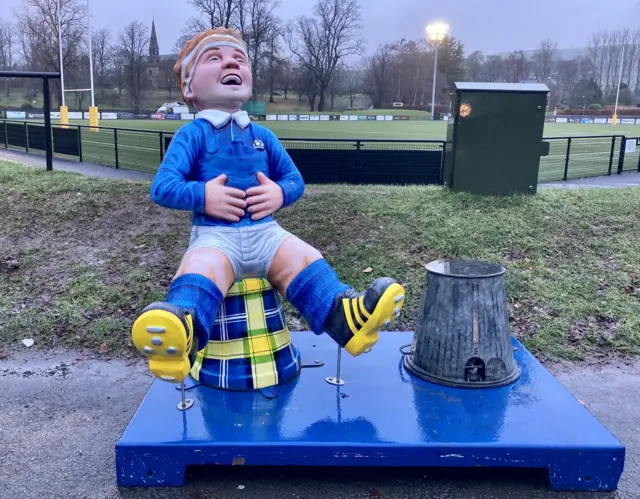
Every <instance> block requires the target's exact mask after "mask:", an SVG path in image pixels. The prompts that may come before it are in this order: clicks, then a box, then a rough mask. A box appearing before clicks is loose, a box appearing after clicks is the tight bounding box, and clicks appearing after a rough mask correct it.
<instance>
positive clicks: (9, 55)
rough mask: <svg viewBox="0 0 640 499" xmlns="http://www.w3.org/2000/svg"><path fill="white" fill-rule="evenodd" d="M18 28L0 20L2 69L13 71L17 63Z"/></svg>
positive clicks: (0, 58)
mask: <svg viewBox="0 0 640 499" xmlns="http://www.w3.org/2000/svg"><path fill="white" fill-rule="evenodd" d="M15 39H16V26H15V25H14V24H12V23H10V22H9V21H5V20H3V19H0V68H2V69H11V68H12V67H13V65H14V63H15V62H16V60H15V56H14V51H15Z"/></svg>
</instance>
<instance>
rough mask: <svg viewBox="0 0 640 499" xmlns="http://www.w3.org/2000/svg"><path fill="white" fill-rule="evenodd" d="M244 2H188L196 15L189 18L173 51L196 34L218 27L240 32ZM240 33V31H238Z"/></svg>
mask: <svg viewBox="0 0 640 499" xmlns="http://www.w3.org/2000/svg"><path fill="white" fill-rule="evenodd" d="M245 1H246V0H189V4H191V6H192V7H194V8H195V9H196V10H197V11H198V15H197V16H194V17H191V18H189V20H188V21H187V23H186V25H185V27H184V29H183V30H182V34H181V36H180V37H179V38H178V40H176V43H175V45H174V47H173V50H174V51H176V52H179V51H180V50H181V49H182V47H183V46H184V44H185V43H186V42H187V40H190V39H191V38H193V36H194V35H195V34H196V33H200V32H201V31H204V30H206V29H214V28H219V27H224V28H236V29H238V30H240V24H242V23H241V22H240V20H239V19H238V18H239V16H240V15H241V11H242V8H243V5H244V3H245ZM240 31H241V32H242V30H240Z"/></svg>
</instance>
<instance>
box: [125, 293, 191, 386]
mask: <svg viewBox="0 0 640 499" xmlns="http://www.w3.org/2000/svg"><path fill="white" fill-rule="evenodd" d="M131 338H132V341H133V344H134V345H135V347H136V348H137V349H138V350H139V351H140V353H142V355H144V356H145V357H146V358H147V359H148V360H149V370H150V371H151V373H152V374H153V375H154V376H156V377H157V378H160V379H162V380H164V381H168V382H169V383H180V382H182V381H184V380H185V378H186V377H187V376H188V375H189V371H190V369H191V366H192V365H193V362H194V360H195V357H196V353H197V345H198V341H197V337H196V334H195V331H194V327H193V315H192V314H190V313H189V312H188V311H186V310H184V309H182V308H180V307H176V306H175V305H172V304H170V303H166V302H155V303H152V304H151V305H149V306H147V307H146V308H145V309H144V310H143V311H142V313H141V314H140V316H139V317H138V318H137V319H136V321H135V322H134V324H133V327H132V329H131Z"/></svg>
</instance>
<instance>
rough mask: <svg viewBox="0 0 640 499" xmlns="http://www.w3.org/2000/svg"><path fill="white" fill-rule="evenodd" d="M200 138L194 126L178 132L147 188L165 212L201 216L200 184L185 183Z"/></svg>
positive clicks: (202, 188)
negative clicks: (190, 212) (187, 212)
mask: <svg viewBox="0 0 640 499" xmlns="http://www.w3.org/2000/svg"><path fill="white" fill-rule="evenodd" d="M201 142H202V136H201V134H200V131H199V129H198V128H197V127H195V126H189V125H187V126H185V127H182V128H180V129H179V130H178V131H177V132H176V134H175V135H174V136H173V139H172V140H171V144H169V148H168V149H167V152H166V154H165V156H164V159H163V160H162V163H161V164H160V168H159V169H158V173H157V174H156V176H155V178H154V179H153V182H152V184H151V199H152V200H153V201H154V202H155V203H157V204H159V205H160V206H164V207H165V208H172V209H175V210H187V211H196V212H200V213H204V199H205V197H204V190H205V183H204V182H196V181H193V180H189V177H190V175H191V167H192V165H193V164H194V162H195V160H196V158H197V151H199V150H200V146H201Z"/></svg>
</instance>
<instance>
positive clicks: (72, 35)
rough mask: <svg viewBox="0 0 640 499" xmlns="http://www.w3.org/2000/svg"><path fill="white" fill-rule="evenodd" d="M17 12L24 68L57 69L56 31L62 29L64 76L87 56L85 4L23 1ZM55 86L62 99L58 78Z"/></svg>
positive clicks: (75, 0)
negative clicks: (85, 45) (85, 46)
mask: <svg viewBox="0 0 640 499" xmlns="http://www.w3.org/2000/svg"><path fill="white" fill-rule="evenodd" d="M58 5H59V7H60V12H58ZM16 11H17V18H18V31H19V33H20V43H21V48H22V55H23V57H24V61H25V63H26V66H27V68H28V69H32V70H39V71H60V62H59V46H58V31H59V30H61V32H62V61H63V62H62V64H63V66H64V71H65V76H66V75H67V74H69V75H70V76H71V75H73V73H74V71H77V69H78V67H79V66H80V64H81V58H82V57H83V56H85V55H86V53H85V50H84V43H83V39H84V37H85V35H86V33H85V32H86V21H85V20H86V6H85V3H84V2H82V1H80V0H22V3H21V4H20V6H19V8H18V9H16ZM58 14H59V18H60V26H59V25H58ZM54 85H57V86H58V99H59V101H60V102H61V95H62V94H61V89H60V86H59V82H58V80H54Z"/></svg>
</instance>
